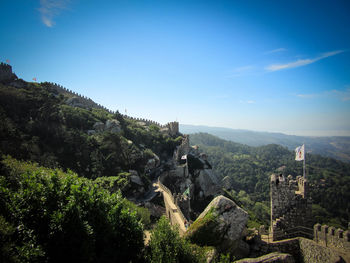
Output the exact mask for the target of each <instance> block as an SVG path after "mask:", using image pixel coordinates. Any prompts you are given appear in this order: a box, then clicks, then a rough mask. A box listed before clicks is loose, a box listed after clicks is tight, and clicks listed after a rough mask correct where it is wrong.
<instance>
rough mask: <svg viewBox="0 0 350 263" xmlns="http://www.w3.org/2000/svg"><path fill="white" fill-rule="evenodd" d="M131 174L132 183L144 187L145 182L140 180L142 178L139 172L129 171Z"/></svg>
mask: <svg viewBox="0 0 350 263" xmlns="http://www.w3.org/2000/svg"><path fill="white" fill-rule="evenodd" d="M129 173H130V181H131V182H133V183H135V184H138V185H140V186H143V185H144V184H143V182H142V180H141V178H140V176H139V175H138V173H137V171H135V170H129Z"/></svg>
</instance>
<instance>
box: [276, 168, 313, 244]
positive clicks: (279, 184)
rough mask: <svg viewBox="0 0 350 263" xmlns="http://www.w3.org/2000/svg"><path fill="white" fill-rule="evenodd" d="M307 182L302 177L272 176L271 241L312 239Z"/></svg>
mask: <svg viewBox="0 0 350 263" xmlns="http://www.w3.org/2000/svg"><path fill="white" fill-rule="evenodd" d="M307 187H308V185H307V181H306V180H305V179H304V178H302V177H297V179H296V180H293V178H292V177H291V176H288V177H287V178H285V177H284V176H283V175H281V176H279V175H272V176H271V180H270V195H271V232H272V236H273V240H282V239H284V238H291V237H296V236H304V237H312V236H313V231H312V215H311V211H312V209H311V205H312V204H311V200H310V199H309V198H307Z"/></svg>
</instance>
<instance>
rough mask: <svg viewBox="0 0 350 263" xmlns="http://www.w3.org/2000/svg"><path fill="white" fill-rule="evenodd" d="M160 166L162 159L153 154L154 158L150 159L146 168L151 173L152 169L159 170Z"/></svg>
mask: <svg viewBox="0 0 350 263" xmlns="http://www.w3.org/2000/svg"><path fill="white" fill-rule="evenodd" d="M159 165H160V159H159V157H158V155H156V154H155V153H153V158H151V159H148V161H147V164H146V166H145V171H150V170H152V169H155V168H157V167H158V166H159Z"/></svg>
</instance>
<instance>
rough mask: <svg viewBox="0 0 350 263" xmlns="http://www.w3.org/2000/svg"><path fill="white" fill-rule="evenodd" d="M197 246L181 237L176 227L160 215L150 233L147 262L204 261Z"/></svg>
mask: <svg viewBox="0 0 350 263" xmlns="http://www.w3.org/2000/svg"><path fill="white" fill-rule="evenodd" d="M198 248H199V247H197V246H195V247H194V246H193V245H191V244H190V243H189V242H188V241H186V240H185V239H183V238H181V237H180V235H179V232H178V228H177V227H174V226H171V225H170V223H169V221H168V220H167V219H166V217H164V216H163V217H161V218H160V219H159V221H158V223H157V225H156V226H155V228H154V230H153V231H152V233H151V239H150V242H149V254H148V257H147V259H148V261H149V262H153V263H155V262H159V263H160V262H164V263H165V262H166V263H175V262H205V258H204V254H203V253H201V252H202V250H201V249H198Z"/></svg>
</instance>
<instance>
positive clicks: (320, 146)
mask: <svg viewBox="0 0 350 263" xmlns="http://www.w3.org/2000/svg"><path fill="white" fill-rule="evenodd" d="M180 131H181V132H182V133H184V134H190V133H198V132H204V133H210V134H212V135H215V136H218V137H219V138H221V139H224V140H229V141H232V142H237V143H242V144H246V145H249V146H263V145H267V144H279V145H282V146H285V147H287V148H288V149H289V150H294V149H295V148H296V147H297V146H299V145H301V144H303V143H305V144H306V145H307V149H306V150H307V152H308V153H314V154H319V155H322V156H324V157H331V158H334V159H338V160H341V161H344V162H350V137H346V136H331V137H310V136H295V135H287V134H283V133H274V132H257V131H249V130H238V129H229V128H220V127H208V126H195V125H187V124H181V125H180Z"/></svg>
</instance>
